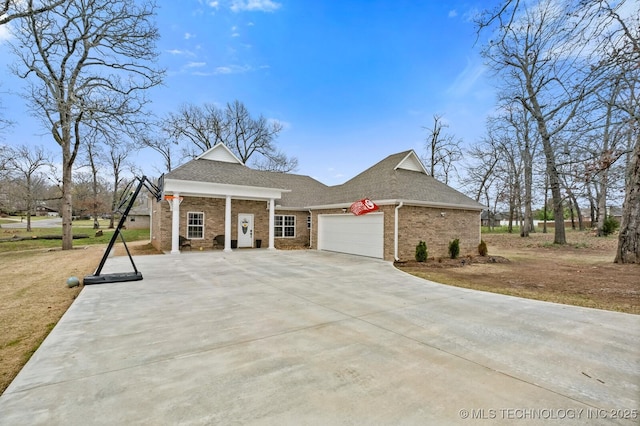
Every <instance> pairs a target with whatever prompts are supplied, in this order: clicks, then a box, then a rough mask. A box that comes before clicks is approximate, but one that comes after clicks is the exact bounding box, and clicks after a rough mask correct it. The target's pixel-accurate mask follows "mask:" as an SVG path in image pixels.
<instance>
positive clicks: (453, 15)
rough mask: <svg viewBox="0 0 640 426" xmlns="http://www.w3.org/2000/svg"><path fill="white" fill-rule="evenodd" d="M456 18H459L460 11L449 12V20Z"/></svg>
mask: <svg viewBox="0 0 640 426" xmlns="http://www.w3.org/2000/svg"><path fill="white" fill-rule="evenodd" d="M456 16H458V11H457V10H455V9H453V10H450V11H449V18H455V17H456Z"/></svg>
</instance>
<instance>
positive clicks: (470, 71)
mask: <svg viewBox="0 0 640 426" xmlns="http://www.w3.org/2000/svg"><path fill="white" fill-rule="evenodd" d="M485 71H486V67H485V66H484V65H483V64H482V63H481V62H479V61H476V62H473V61H470V60H468V59H467V65H466V66H465V68H464V70H462V72H460V74H458V76H457V77H456V79H455V81H454V82H453V84H452V85H451V86H449V88H448V89H447V93H448V94H450V95H453V96H465V95H467V94H468V93H469V92H470V91H471V89H473V86H474V85H475V83H476V81H478V79H479V78H480V77H482V75H483V74H484V73H485Z"/></svg>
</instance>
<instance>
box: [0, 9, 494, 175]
mask: <svg viewBox="0 0 640 426" xmlns="http://www.w3.org/2000/svg"><path fill="white" fill-rule="evenodd" d="M158 3H159V4H160V9H159V11H158V17H157V22H158V26H159V29H160V34H161V40H160V41H159V43H158V48H159V51H160V52H161V56H160V64H161V66H163V67H165V68H166V69H167V71H168V73H167V77H166V80H165V84H164V86H163V87H160V88H156V89H154V90H153V92H152V93H151V98H152V99H153V104H152V105H151V109H152V110H153V111H154V112H155V113H156V114H158V115H160V116H162V115H163V114H165V113H167V112H170V111H175V110H176V109H177V108H178V106H179V105H180V104H181V103H185V102H189V103H194V104H203V103H205V102H208V103H215V104H218V105H220V106H223V105H224V104H226V103H227V102H231V101H233V100H235V99H238V100H240V101H241V102H243V103H244V104H245V105H246V106H247V108H248V109H249V111H250V112H251V113H252V114H253V115H255V116H258V115H260V114H262V115H264V116H265V117H266V118H269V119H275V120H279V121H281V122H282V123H283V124H284V131H283V132H282V133H281V134H280V136H279V137H278V139H277V144H278V146H279V148H280V149H282V150H283V151H285V152H286V153H288V154H289V155H294V156H296V157H297V158H298V160H299V167H298V170H297V173H300V174H305V175H310V176H312V177H314V178H316V179H318V180H320V181H322V182H324V183H326V184H329V185H334V184H339V183H342V182H344V181H346V180H347V179H349V178H351V177H353V176H355V175H356V174H357V173H359V172H361V171H363V170H364V169H366V168H367V167H369V166H371V165H373V164H374V163H376V162H377V161H379V160H381V159H383V158H384V157H386V156H387V155H389V154H393V153H396V152H399V151H403V150H406V149H414V150H416V152H417V153H418V155H424V154H425V149H424V141H425V138H426V136H427V134H428V132H427V130H425V129H423V126H426V127H430V126H431V125H432V122H433V119H432V117H433V115H434V114H439V115H442V116H443V117H444V120H445V121H446V123H448V125H449V128H448V129H447V132H450V133H453V134H455V135H456V136H458V137H460V138H462V139H463V140H464V143H465V144H467V145H468V144H470V143H472V142H475V141H476V140H477V139H478V138H480V137H481V136H482V134H483V132H484V122H485V118H486V116H487V114H488V113H489V112H491V111H492V109H493V106H494V103H495V94H494V90H493V88H492V86H491V85H490V80H489V77H488V76H487V73H486V71H485V70H484V68H483V66H482V60H481V58H480V56H479V47H480V46H479V45H474V43H475V41H476V34H475V28H474V26H473V23H472V22H471V20H470V16H471V15H472V14H473V13H474V12H477V11H478V10H480V9H482V8H486V7H487V2H486V1H481V0H471V1H457V0H452V1H436V0H433V1H410V0H407V1H402V0H396V1H394V0H378V1H375V0H373V1H358V0H349V1H338V0H315V1H305V0H219V1H204V0H181V1H168V0H164V1H162V0H160V1H159V2H158ZM1 37H2V34H0V38H1ZM7 63H8V58H7V57H6V48H0V67H1V69H0V79H1V81H2V82H3V83H2V85H1V86H0V90H2V91H3V92H5V91H6V90H7V89H16V88H18V89H19V86H20V85H21V84H22V82H21V81H20V80H18V79H16V78H15V77H13V76H11V75H10V74H9V73H8V71H7V70H6V64H7ZM2 105H3V107H4V111H3V114H4V116H5V117H8V118H11V119H12V120H14V121H16V122H17V126H16V127H14V129H13V130H12V131H11V132H10V133H9V134H7V135H5V138H4V139H5V140H4V143H8V144H20V143H33V144H46V145H47V146H50V147H51V150H52V151H54V152H56V153H57V151H58V150H57V149H56V148H57V145H55V143H53V142H49V140H50V137H49V136H44V137H41V136H37V135H40V134H42V133H43V131H42V130H41V128H40V126H39V124H38V122H36V121H34V120H33V119H32V118H30V117H28V114H27V112H26V109H25V106H24V101H23V100H22V99H21V98H20V97H18V96H14V95H7V94H5V93H3V94H2ZM137 162H138V164H139V166H141V167H142V168H143V170H144V171H145V172H146V173H147V174H149V175H158V172H157V171H156V169H157V168H158V167H159V166H160V165H161V160H160V159H159V158H156V157H155V155H153V154H152V153H151V152H146V154H145V155H140V156H138V157H137Z"/></svg>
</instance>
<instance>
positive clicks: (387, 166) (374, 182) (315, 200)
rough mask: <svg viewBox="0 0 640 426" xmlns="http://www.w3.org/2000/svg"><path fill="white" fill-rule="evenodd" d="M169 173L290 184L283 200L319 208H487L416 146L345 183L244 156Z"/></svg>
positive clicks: (191, 164) (194, 162) (210, 179)
mask: <svg viewBox="0 0 640 426" xmlns="http://www.w3.org/2000/svg"><path fill="white" fill-rule="evenodd" d="M165 179H176V180H185V181H198V182H209V183H220V184H228V185H240V186H254V187H259V188H276V189H283V190H288V191H287V192H284V193H283V194H282V198H281V199H280V200H279V201H278V203H277V204H278V205H279V206H281V207H287V208H309V207H314V208H320V207H322V206H326V205H336V204H350V203H352V202H354V201H356V200H359V199H362V198H370V199H372V200H374V201H378V202H380V201H387V202H399V201H404V202H407V203H417V204H432V205H442V206H451V207H458V208H468V209H472V210H482V209H483V208H484V206H482V205H481V204H479V203H477V202H476V201H475V200H473V199H471V198H469V197H467V196H466V195H464V194H462V193H460V192H458V191H456V190H455V189H453V188H451V187H449V186H447V185H445V184H444V183H442V182H439V181H438V180H436V179H434V178H433V177H431V176H429V175H428V174H427V173H426V171H425V170H424V167H423V166H422V164H421V163H420V160H419V159H418V157H417V155H416V154H415V152H414V151H413V150H408V151H403V152H399V153H397V154H393V155H390V156H388V157H387V158H385V159H384V160H382V161H380V162H379V163H377V164H375V165H373V166H372V167H370V168H368V169H367V170H365V171H364V172H362V173H360V174H359V175H357V176H355V177H354V178H352V179H350V180H349V181H347V182H345V183H343V184H342V185H336V186H331V187H329V186H326V185H324V184H323V183H321V182H318V181H317V180H315V179H313V178H311V177H309V176H304V175H297V174H291V173H277V172H267V171H261V170H254V169H251V168H249V167H247V166H245V165H244V164H242V163H240V162H230V161H216V160H211V159H206V158H201V157H199V158H198V159H195V160H192V161H190V162H188V163H186V164H184V165H182V166H180V167H178V168H176V169H175V170H173V171H171V172H169V173H167V174H166V175H165Z"/></svg>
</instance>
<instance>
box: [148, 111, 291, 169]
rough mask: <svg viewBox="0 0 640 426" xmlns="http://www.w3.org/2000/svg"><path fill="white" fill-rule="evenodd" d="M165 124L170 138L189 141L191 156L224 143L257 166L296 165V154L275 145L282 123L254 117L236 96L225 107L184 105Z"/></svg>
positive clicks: (188, 154)
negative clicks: (294, 156) (291, 155)
mask: <svg viewBox="0 0 640 426" xmlns="http://www.w3.org/2000/svg"><path fill="white" fill-rule="evenodd" d="M163 127H164V129H165V132H166V133H167V135H168V137H169V138H173V139H175V140H179V141H182V142H186V145H184V146H183V150H184V156H185V157H188V158H194V157H196V156H198V155H200V154H202V153H203V152H204V151H206V150H208V149H210V148H211V147H213V146H214V145H215V144H217V143H223V144H225V145H226V146H227V147H228V148H229V149H230V150H231V151H232V152H233V153H234V154H236V155H237V156H238V158H239V159H240V160H241V161H242V162H243V163H245V164H246V163H247V162H248V161H249V159H252V160H253V161H254V162H253V166H254V167H256V168H258V169H262V170H274V171H281V172H289V171H293V170H295V168H296V167H297V163H298V161H297V159H296V158H293V157H287V155H286V154H284V153H283V152H281V151H278V150H277V148H276V146H275V142H274V140H275V138H276V137H277V136H278V134H279V133H280V132H281V131H282V128H283V127H282V124H281V123H279V122H277V121H269V120H267V119H266V118H265V117H263V116H260V117H258V118H257V119H255V118H253V117H251V114H250V113H249V111H248V110H247V108H246V107H245V106H244V104H243V103H242V102H240V101H237V100H236V101H234V102H232V103H228V104H227V105H226V107H225V108H224V109H220V108H218V107H216V106H215V105H211V104H205V105H204V106H202V107H199V106H196V105H191V104H188V105H183V106H182V107H180V109H179V111H178V112H177V113H174V114H170V115H169V117H168V118H167V120H166V124H165V125H164V126H163ZM156 146H158V145H157V144H156ZM154 149H155V148H154Z"/></svg>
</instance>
